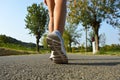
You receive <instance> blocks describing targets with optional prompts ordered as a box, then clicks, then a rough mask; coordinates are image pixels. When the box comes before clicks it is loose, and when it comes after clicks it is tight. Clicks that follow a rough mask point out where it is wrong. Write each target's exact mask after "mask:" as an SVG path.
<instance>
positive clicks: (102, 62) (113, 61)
mask: <svg viewBox="0 0 120 80" xmlns="http://www.w3.org/2000/svg"><path fill="white" fill-rule="evenodd" d="M119 64H120V58H109V59H69V64H68V65H89V66H90V65H91V66H115V65H119Z"/></svg>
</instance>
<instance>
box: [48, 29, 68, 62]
mask: <svg viewBox="0 0 120 80" xmlns="http://www.w3.org/2000/svg"><path fill="white" fill-rule="evenodd" d="M47 43H48V46H49V47H50V48H51V50H52V51H53V52H52V53H51V56H50V58H51V59H52V60H53V61H54V63H57V64H62V63H63V64H67V63H68V58H67V55H66V50H65V47H64V41H63V39H62V36H61V33H60V32H59V31H58V30H56V31H54V32H52V33H50V34H48V36H47ZM52 54H53V55H54V56H52Z"/></svg>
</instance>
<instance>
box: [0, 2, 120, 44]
mask: <svg viewBox="0 0 120 80" xmlns="http://www.w3.org/2000/svg"><path fill="white" fill-rule="evenodd" d="M40 2H43V0H12V1H11V0H0V34H5V35H7V36H10V37H13V38H15V39H18V40H21V41H23V42H33V43H35V42H36V39H35V36H33V35H31V34H29V30H28V29H25V21H24V19H25V16H26V15H27V7H28V6H31V5H32V4H33V3H37V4H39V3H40ZM81 27H82V26H81ZM99 32H100V34H101V33H105V35H106V44H108V45H110V44H120V41H119V40H118V38H120V36H119V35H118V30H117V29H114V28H113V27H112V26H110V25H108V24H106V23H102V25H101V28H100V31H99ZM82 33H83V36H82V38H81V42H84V41H85V35H84V34H85V33H84V32H82Z"/></svg>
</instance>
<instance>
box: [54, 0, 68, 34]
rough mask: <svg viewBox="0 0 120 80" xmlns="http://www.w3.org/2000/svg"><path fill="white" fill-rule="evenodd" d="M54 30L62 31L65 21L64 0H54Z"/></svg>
mask: <svg viewBox="0 0 120 80" xmlns="http://www.w3.org/2000/svg"><path fill="white" fill-rule="evenodd" d="M54 1H55V8H54V30H59V31H60V32H61V34H62V33H63V31H64V26H65V20H66V0H54Z"/></svg>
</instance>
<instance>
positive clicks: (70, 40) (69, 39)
mask: <svg viewBox="0 0 120 80" xmlns="http://www.w3.org/2000/svg"><path fill="white" fill-rule="evenodd" d="M63 38H64V43H65V47H66V48H67V50H68V51H70V52H72V45H73V46H75V45H77V44H80V38H81V33H80V30H79V29H78V28H77V26H74V25H72V24H69V23H68V24H67V26H66V27H65V31H64V33H63Z"/></svg>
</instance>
